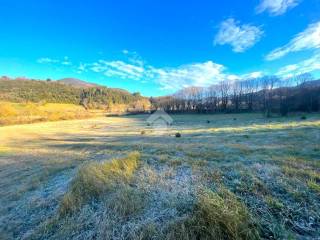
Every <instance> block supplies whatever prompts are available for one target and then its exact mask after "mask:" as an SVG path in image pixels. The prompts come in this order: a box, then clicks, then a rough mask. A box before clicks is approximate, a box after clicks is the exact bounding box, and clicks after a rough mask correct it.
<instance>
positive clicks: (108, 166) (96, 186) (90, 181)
mask: <svg viewBox="0 0 320 240" xmlns="http://www.w3.org/2000/svg"><path fill="white" fill-rule="evenodd" d="M139 161H140V153H139V152H132V153H130V154H129V155H128V156H127V157H125V158H120V159H114V160H112V161H108V162H102V163H97V162H95V163H89V164H87V165H85V166H83V167H82V168H80V169H79V171H78V173H77V175H76V176H75V178H74V179H73V180H72V182H71V186H70V189H69V190H68V192H67V193H66V194H65V196H64V197H63V199H62V201H61V204H60V209H59V210H60V214H61V215H65V214H68V213H70V212H73V211H75V210H76V209H78V208H79V207H80V206H81V205H82V204H84V203H86V202H88V201H90V200H94V199H97V198H99V196H101V195H102V194H104V193H107V192H108V191H110V190H112V189H114V187H115V186H116V185H117V184H121V183H125V182H128V181H129V180H130V178H131V177H132V175H133V173H134V171H135V170H136V169H137V167H138V164H139Z"/></svg>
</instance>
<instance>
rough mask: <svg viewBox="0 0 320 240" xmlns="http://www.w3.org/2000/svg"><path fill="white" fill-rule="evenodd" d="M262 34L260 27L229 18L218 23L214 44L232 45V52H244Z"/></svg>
mask: <svg viewBox="0 0 320 240" xmlns="http://www.w3.org/2000/svg"><path fill="white" fill-rule="evenodd" d="M262 35H263V31H262V29H261V28H260V27H257V26H253V25H251V24H242V25H241V24H240V22H239V21H236V20H235V19H233V18H229V19H227V20H225V21H223V22H222V23H221V24H220V28H219V31H218V33H217V35H216V37H215V40H214V44H215V45H217V44H219V45H225V44H229V45H231V46H232V50H233V51H234V52H244V51H246V50H247V49H249V48H251V47H252V46H253V45H255V44H256V43H257V42H258V41H259V40H260V39H261V36H262Z"/></svg>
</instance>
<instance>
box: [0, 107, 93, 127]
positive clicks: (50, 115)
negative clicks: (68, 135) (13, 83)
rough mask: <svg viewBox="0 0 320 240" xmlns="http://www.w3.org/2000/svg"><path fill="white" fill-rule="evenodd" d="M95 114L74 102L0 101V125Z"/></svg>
mask: <svg viewBox="0 0 320 240" xmlns="http://www.w3.org/2000/svg"><path fill="white" fill-rule="evenodd" d="M95 114H96V113H93V112H92V111H87V110H86V109H85V108H84V107H82V106H79V105H74V104H60V103H45V104H41V103H11V102H0V125H10V124H21V123H33V122H41V121H58V120H67V119H81V118H88V117H91V116H94V115H95Z"/></svg>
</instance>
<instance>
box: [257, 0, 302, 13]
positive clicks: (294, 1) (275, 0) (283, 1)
mask: <svg viewBox="0 0 320 240" xmlns="http://www.w3.org/2000/svg"><path fill="white" fill-rule="evenodd" d="M299 3H300V0H261V2H260V4H259V5H258V6H257V8H256V12H257V13H262V12H264V11H267V12H269V13H270V14H271V15H272V16H277V15H282V14H284V13H285V12H286V11H288V10H289V9H291V8H294V7H295V6H297V5H298V4H299Z"/></svg>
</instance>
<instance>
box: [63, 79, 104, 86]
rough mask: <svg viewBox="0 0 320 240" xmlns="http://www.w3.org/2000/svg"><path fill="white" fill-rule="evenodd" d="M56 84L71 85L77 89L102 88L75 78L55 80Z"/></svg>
mask: <svg viewBox="0 0 320 240" xmlns="http://www.w3.org/2000/svg"><path fill="white" fill-rule="evenodd" d="M57 82H59V83H63V84H67V85H71V86H73V87H77V88H91V87H103V86H100V85H98V84H95V83H90V82H86V81H83V80H80V79H77V78H63V79H59V80H57Z"/></svg>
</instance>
